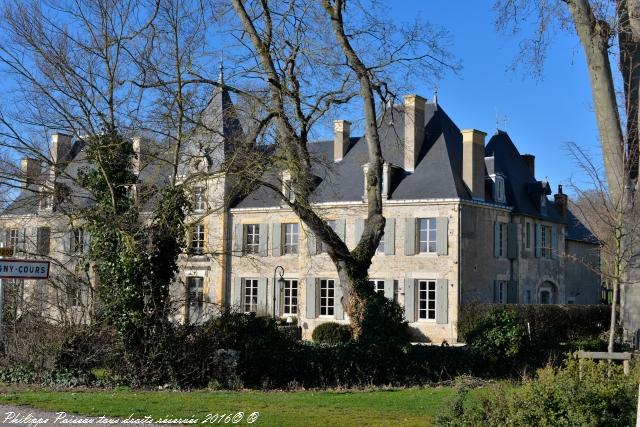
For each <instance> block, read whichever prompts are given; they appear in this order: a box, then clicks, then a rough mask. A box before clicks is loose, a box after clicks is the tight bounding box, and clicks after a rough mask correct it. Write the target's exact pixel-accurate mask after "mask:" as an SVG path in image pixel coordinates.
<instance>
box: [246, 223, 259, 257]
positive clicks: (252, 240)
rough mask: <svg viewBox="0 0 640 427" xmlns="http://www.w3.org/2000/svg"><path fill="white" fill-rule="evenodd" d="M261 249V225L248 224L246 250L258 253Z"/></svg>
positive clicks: (249, 252)
mask: <svg viewBox="0 0 640 427" xmlns="http://www.w3.org/2000/svg"><path fill="white" fill-rule="evenodd" d="M259 250H260V225H258V224H247V225H245V226H244V252H245V253H246V254H257V253H258V251H259Z"/></svg>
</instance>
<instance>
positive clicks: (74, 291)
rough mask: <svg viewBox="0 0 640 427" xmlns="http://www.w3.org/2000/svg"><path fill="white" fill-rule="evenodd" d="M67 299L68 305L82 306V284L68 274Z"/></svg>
mask: <svg viewBox="0 0 640 427" xmlns="http://www.w3.org/2000/svg"><path fill="white" fill-rule="evenodd" d="M66 282H67V283H66V285H67V286H66V287H67V301H68V302H69V306H70V307H80V306H82V285H81V284H80V283H78V281H77V280H76V278H75V277H73V276H69V277H67V280H66Z"/></svg>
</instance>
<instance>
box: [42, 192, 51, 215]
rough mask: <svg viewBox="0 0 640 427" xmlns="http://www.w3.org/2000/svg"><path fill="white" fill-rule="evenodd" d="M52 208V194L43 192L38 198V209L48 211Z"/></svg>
mask: <svg viewBox="0 0 640 427" xmlns="http://www.w3.org/2000/svg"><path fill="white" fill-rule="evenodd" d="M52 208H53V196H52V195H50V194H44V195H43V196H42V198H41V199H40V210H43V211H49V210H51V209H52Z"/></svg>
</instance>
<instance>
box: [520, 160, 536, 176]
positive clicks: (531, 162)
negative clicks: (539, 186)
mask: <svg viewBox="0 0 640 427" xmlns="http://www.w3.org/2000/svg"><path fill="white" fill-rule="evenodd" d="M522 160H524V161H525V163H526V164H527V167H528V168H529V171H530V172H531V175H533V177H534V178H535V176H536V156H534V155H533V154H523V155H522Z"/></svg>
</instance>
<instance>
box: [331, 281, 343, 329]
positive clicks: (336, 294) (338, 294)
mask: <svg viewBox="0 0 640 427" xmlns="http://www.w3.org/2000/svg"><path fill="white" fill-rule="evenodd" d="M334 283H335V285H334V286H335V288H334V290H333V317H335V319H336V320H344V308H343V307H342V296H343V292H342V285H340V280H336V281H335V282H334Z"/></svg>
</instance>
